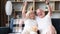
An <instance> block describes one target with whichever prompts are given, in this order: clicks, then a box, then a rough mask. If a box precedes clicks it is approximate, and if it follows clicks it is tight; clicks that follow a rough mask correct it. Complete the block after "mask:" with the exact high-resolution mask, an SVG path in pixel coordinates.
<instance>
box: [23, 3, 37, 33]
mask: <svg viewBox="0 0 60 34" xmlns="http://www.w3.org/2000/svg"><path fill="white" fill-rule="evenodd" d="M25 6H26V2H25V5H24V7H25ZM25 8H26V7H25ZM23 12H25V11H24V9H23V11H22V13H23ZM22 15H23V14H22ZM23 19H24V24H25V27H24V29H23V32H22V34H37V27H38V26H37V22H36V20H35V13H34V12H33V11H32V10H31V11H28V12H27V13H26V15H25V18H23Z"/></svg>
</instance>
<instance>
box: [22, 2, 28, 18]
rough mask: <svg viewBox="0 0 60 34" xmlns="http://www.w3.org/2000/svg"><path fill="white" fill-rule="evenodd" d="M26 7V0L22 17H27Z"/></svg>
mask: <svg viewBox="0 0 60 34" xmlns="http://www.w3.org/2000/svg"><path fill="white" fill-rule="evenodd" d="M26 7H27V2H24V5H23V9H22V18H25V17H26Z"/></svg>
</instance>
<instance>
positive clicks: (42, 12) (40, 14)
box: [36, 9, 45, 17]
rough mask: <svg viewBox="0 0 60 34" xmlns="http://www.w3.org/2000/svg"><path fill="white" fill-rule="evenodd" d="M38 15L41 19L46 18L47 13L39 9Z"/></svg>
mask: <svg viewBox="0 0 60 34" xmlns="http://www.w3.org/2000/svg"><path fill="white" fill-rule="evenodd" d="M36 13H37V15H38V16H40V17H43V16H45V12H44V11H43V10H42V9H37V11H36Z"/></svg>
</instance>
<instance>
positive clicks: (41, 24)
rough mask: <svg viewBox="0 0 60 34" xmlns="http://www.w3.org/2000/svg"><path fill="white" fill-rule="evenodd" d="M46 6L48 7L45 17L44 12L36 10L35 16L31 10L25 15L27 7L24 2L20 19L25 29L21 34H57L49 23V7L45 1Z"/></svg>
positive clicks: (50, 12)
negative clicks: (38, 33)
mask: <svg viewBox="0 0 60 34" xmlns="http://www.w3.org/2000/svg"><path fill="white" fill-rule="evenodd" d="M46 4H47V6H48V14H47V15H45V12H44V11H43V10H42V9H37V10H36V14H37V16H36V15H35V13H34V11H32V9H30V10H29V11H27V13H26V10H25V9H26V7H27V2H24V7H23V10H22V18H23V20H24V24H25V27H24V29H23V32H22V33H21V34H37V31H38V30H39V32H40V34H57V33H56V30H55V28H54V26H53V25H52V22H51V14H52V11H51V7H50V5H49V3H48V1H46Z"/></svg>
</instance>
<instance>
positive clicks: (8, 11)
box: [5, 1, 12, 24]
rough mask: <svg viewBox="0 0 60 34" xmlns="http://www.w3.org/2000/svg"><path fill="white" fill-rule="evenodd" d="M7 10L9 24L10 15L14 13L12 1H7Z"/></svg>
mask: <svg viewBox="0 0 60 34" xmlns="http://www.w3.org/2000/svg"><path fill="white" fill-rule="evenodd" d="M5 11H6V15H8V24H9V16H10V15H11V14H12V2H11V1H7V2H6V6H5Z"/></svg>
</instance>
